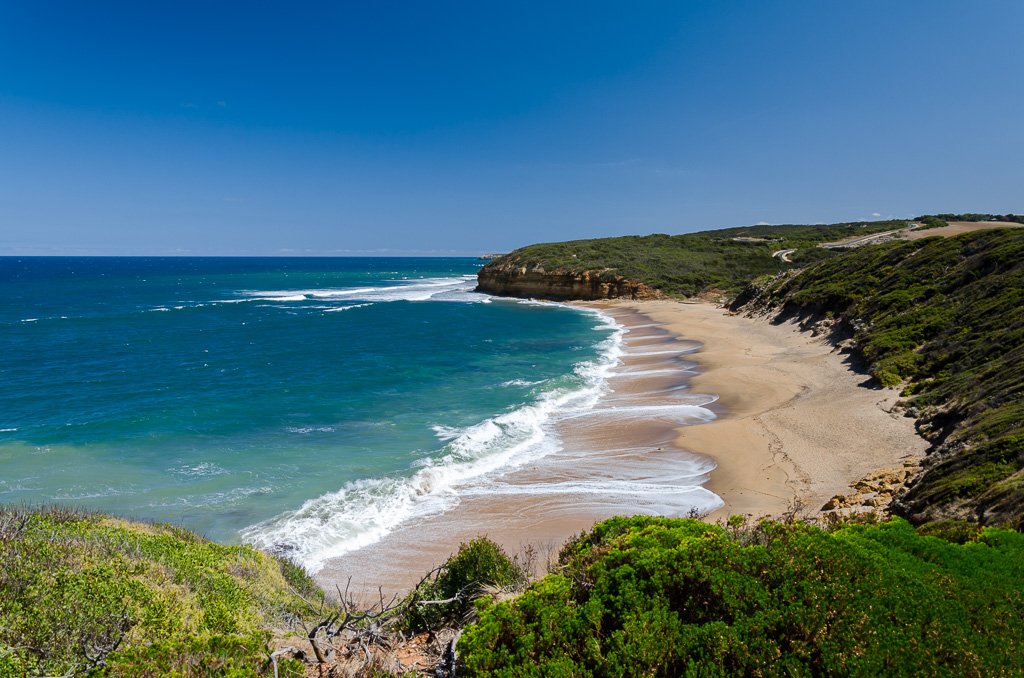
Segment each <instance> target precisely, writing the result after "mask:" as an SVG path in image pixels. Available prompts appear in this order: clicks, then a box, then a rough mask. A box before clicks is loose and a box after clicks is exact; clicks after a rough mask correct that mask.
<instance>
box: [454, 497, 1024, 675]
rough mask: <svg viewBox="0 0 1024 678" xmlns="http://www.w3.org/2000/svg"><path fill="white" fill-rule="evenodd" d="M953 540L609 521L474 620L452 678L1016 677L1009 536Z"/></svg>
mask: <svg viewBox="0 0 1024 678" xmlns="http://www.w3.org/2000/svg"><path fill="white" fill-rule="evenodd" d="M963 527H964V526H960V528H961V529H962V528H963ZM955 532H956V530H954V531H952V532H951V533H955ZM958 540H959V541H966V543H962V544H957V543H953V542H951V541H948V540H946V539H943V538H938V537H928V536H922V534H920V533H918V532H915V530H914V528H913V527H911V526H910V524H908V523H907V522H905V521H903V520H900V519H893V520H891V521H889V522H885V523H881V524H878V525H847V526H844V527H839V528H838V529H835V530H834V531H832V532H826V531H823V530H822V529H819V528H816V527H811V526H808V525H805V524H802V523H800V522H790V523H785V522H781V523H780V522H771V521H764V522H762V523H760V524H758V525H756V526H753V527H750V526H741V525H738V524H735V523H733V525H731V526H730V527H728V528H723V527H717V526H712V525H708V524H707V523H704V522H701V521H699V520H691V519H670V518H650V517H635V518H614V519H612V520H609V521H605V522H603V523H599V524H598V525H596V526H595V527H594V529H593V531H591V532H590V533H589V534H584V535H581V536H580V537H579V538H578V539H576V540H575V541H574V542H570V543H569V544H568V545H567V546H566V547H565V548H564V549H563V551H562V553H561V557H560V564H561V571H560V572H559V573H557V574H550V575H548V576H547V577H545V578H543V579H541V580H540V581H538V582H537V583H535V584H534V585H533V586H532V587H531V588H530V589H528V590H527V591H526V592H525V593H524V594H523V595H521V596H520V597H519V598H517V599H515V600H512V601H510V602H503V603H499V604H496V605H491V606H489V607H486V608H485V609H483V611H482V613H481V618H480V620H479V622H478V623H476V624H474V625H472V626H470V627H469V628H468V629H466V631H465V632H464V634H463V636H462V639H461V641H460V642H459V645H458V648H459V651H460V654H461V658H462V661H463V663H464V664H465V671H464V672H463V674H464V675H474V676H545V677H556V676H683V675H687V676H689V675H692V676H723V675H730V676H731V675H736V676H810V675H855V676H886V675H925V676H938V675H957V676H966V675H975V676H982V675H1020V674H1021V673H1022V672H1024V630H1022V628H1021V625H1020V619H1021V615H1024V594H1022V590H1021V582H1022V581H1024V535H1021V534H1020V533H1018V532H1014V531H1009V530H999V529H994V528H986V529H984V530H979V529H978V528H974V531H971V530H970V529H969V528H968V529H967V530H966V531H963V532H962V533H961V535H960V538H959V539H958Z"/></svg>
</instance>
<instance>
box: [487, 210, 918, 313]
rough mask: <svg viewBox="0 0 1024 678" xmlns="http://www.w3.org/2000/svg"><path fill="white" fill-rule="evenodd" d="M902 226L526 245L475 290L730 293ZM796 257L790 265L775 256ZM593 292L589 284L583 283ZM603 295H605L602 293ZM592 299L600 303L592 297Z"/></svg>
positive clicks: (575, 294) (493, 267)
mask: <svg viewBox="0 0 1024 678" xmlns="http://www.w3.org/2000/svg"><path fill="white" fill-rule="evenodd" d="M907 225H908V222H906V221H876V222H867V223H865V222H853V223H846V224H833V225H828V226H824V225H823V226H797V225H785V226H748V227H744V228H730V229H724V230H719V231H704V232H701V233H690V234H685V235H671V236H670V235H647V236H624V237H618V238H596V239H593V240H571V241H567V242H556V243H546V244H540V245H530V246H528V247H523V248H520V249H517V250H515V251H514V252H511V253H509V254H506V255H504V256H501V257H498V258H497V259H493V260H492V261H490V262H488V263H487V264H486V265H485V266H484V267H483V268H482V269H481V270H480V274H479V279H480V286H479V288H478V289H480V290H481V291H485V292H491V293H495V294H517V293H518V292H523V293H524V295H526V296H530V295H535V296H553V297H555V298H563V299H564V298H581V297H582V298H587V296H588V295H586V294H585V290H584V289H582V288H581V287H580V286H579V285H577V286H575V287H570V280H566V281H563V282H558V283H557V284H556V286H554V287H551V288H543V287H541V286H539V285H538V284H537V283H538V281H539V280H540V279H541V278H543V277H547V278H549V279H555V278H557V277H558V276H559V275H562V276H567V277H568V278H569V279H575V280H577V281H578V280H580V279H583V278H587V279H589V280H592V281H593V286H595V287H596V285H597V284H598V282H603V283H605V284H606V285H607V284H611V285H612V289H611V292H612V294H611V296H619V295H622V292H621V290H623V289H625V290H627V291H633V290H634V289H635V287H631V286H628V285H627V286H623V285H622V284H621V283H622V282H623V281H635V282H637V283H642V284H643V285H645V286H646V287H648V288H650V289H652V290H655V291H657V292H659V293H664V294H669V295H681V296H694V295H697V294H700V293H702V292H705V291H708V290H719V291H724V292H731V293H735V292H738V291H739V290H740V289H742V287H743V286H744V285H745V284H747V283H748V282H749V281H750V280H752V279H753V278H755V277H757V276H759V275H763V274H766V273H777V272H779V271H783V270H787V269H789V268H793V267H796V266H805V265H807V264H809V263H812V262H815V261H820V260H823V259H827V258H829V257H831V256H833V255H834V254H835V253H834V252H833V251H832V250H827V249H821V248H817V247H816V245H817V244H818V243H822V242H828V241H832V240H841V239H843V238H848V237H852V236H858V235H869V234H871V233H879V232H883V231H890V230H895V229H899V228H905V227H906V226H907ZM790 249H794V250H796V252H795V253H794V254H793V255H792V257H791V259H792V261H791V262H786V261H783V259H782V258H780V257H773V256H772V254H773V253H775V252H778V251H779V250H790ZM588 285H590V283H588ZM602 294H603V293H602ZM595 296H600V295H598V294H596V293H595V295H594V296H591V297H590V298H594V297H595Z"/></svg>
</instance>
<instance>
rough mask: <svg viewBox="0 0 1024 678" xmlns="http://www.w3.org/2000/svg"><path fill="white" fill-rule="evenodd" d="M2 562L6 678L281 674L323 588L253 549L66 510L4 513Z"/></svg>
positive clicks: (293, 665) (296, 669) (2, 672)
mask: <svg viewBox="0 0 1024 678" xmlns="http://www.w3.org/2000/svg"><path fill="white" fill-rule="evenodd" d="M0 563H3V566H2V567H0V676H43V675H46V676H64V675H92V674H96V675H99V674H102V675H111V676H142V675H148V676H168V675H179V676H193V675H203V676H214V675H217V676H233V675H237V676H242V675H245V676H249V675H273V671H272V667H271V662H270V659H269V657H270V652H271V646H270V641H271V638H272V634H273V633H274V632H275V631H276V630H279V629H283V628H288V623H290V622H289V620H294V619H300V618H302V617H303V616H304V615H307V614H308V613H309V612H308V609H307V608H306V605H305V603H303V602H302V600H301V599H300V597H299V595H298V593H297V592H298V591H307V592H309V591H312V590H313V589H314V588H315V587H314V585H313V583H312V580H310V579H309V577H307V576H306V575H305V574H304V573H303V572H301V571H300V570H298V569H297V568H296V567H294V566H293V565H290V564H288V563H285V562H283V561H279V560H277V559H275V558H273V557H271V556H269V555H267V554H265V553H262V552H260V551H257V550H256V549H253V548H251V547H248V546H221V545H219V544H214V543H212V542H209V541H206V540H205V539H201V538H200V537H197V536H196V535H194V534H192V533H191V532H188V531H187V530H183V529H181V528H177V527H172V526H169V525H154V524H149V523H134V522H129V521H126V520H122V519H119V518H112V517H109V516H101V515H96V514H89V513H82V512H77V511H72V510H69V509H62V508H50V509H43V510H35V511H28V510H23V509H15V508H10V507H0ZM279 664H280V666H279V675H282V676H284V675H302V667H301V665H300V664H299V663H298V662H294V661H290V660H282V661H280V662H279Z"/></svg>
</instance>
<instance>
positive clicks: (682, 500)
mask: <svg viewBox="0 0 1024 678" xmlns="http://www.w3.org/2000/svg"><path fill="white" fill-rule="evenodd" d="M588 305H589V306H594V307H597V308H600V309H601V310H602V311H604V312H606V313H608V314H610V315H612V316H613V317H614V318H615V319H616V321H618V322H619V323H620V324H622V325H624V326H626V327H627V328H629V332H628V333H627V334H626V335H625V338H624V342H623V347H624V355H623V356H622V359H621V364H620V365H619V366H618V367H617V368H616V370H615V371H614V373H613V374H612V376H611V377H610V378H609V380H608V385H609V391H608V392H607V393H606V394H605V395H604V396H603V397H602V399H601V400H600V402H599V403H598V404H597V405H596V406H595V409H594V410H593V411H591V412H587V413H583V414H578V415H577V416H572V417H569V418H565V419H562V420H561V421H558V422H557V423H555V424H553V431H552V432H553V433H554V434H555V435H556V436H557V437H558V439H560V440H561V442H562V449H560V450H559V451H558V452H555V453H553V454H550V455H548V456H546V457H544V458H542V459H538V460H536V461H533V462H530V463H527V464H525V465H524V466H522V467H520V468H518V469H515V470H512V471H511V472H508V473H506V474H504V475H501V476H500V477H496V478H494V479H492V480H490V481H489V482H485V483H482V484H480V485H477V486H472V487H470V488H468V489H467V490H466V491H465V492H464V493H462V495H461V497H460V501H459V503H458V505H457V506H456V507H455V508H453V509H452V510H450V511H447V512H445V513H443V514H437V515H433V516H429V517H427V518H422V519H418V520H416V521H411V522H410V523H408V524H406V525H403V526H401V527H400V528H399V529H397V530H395V531H394V532H392V533H391V534H389V535H387V536H386V537H385V538H384V539H382V540H381V541H380V542H377V543H376V544H373V545H371V546H368V547H366V548H363V549H360V550H358V551H355V552H352V553H349V554H346V555H344V556H342V557H340V558H336V559H334V560H332V561H329V563H328V565H327V566H326V567H325V568H324V569H323V570H322V571H321V572H320V573H319V574H318V575H317V579H318V581H319V582H320V583H321V584H323V585H324V586H325V587H327V588H329V589H333V587H334V585H335V584H340V585H341V586H342V587H344V585H345V583H346V581H347V580H348V578H349V577H352V587H353V590H357V591H362V592H364V595H369V593H368V592H369V591H375V590H376V588H377V586H382V587H383V589H384V590H385V592H388V591H392V592H397V591H403V590H405V589H408V588H409V587H411V586H413V585H415V583H416V582H417V581H418V580H419V578H420V577H421V576H422V574H423V573H424V572H426V571H428V570H429V569H431V568H432V567H434V566H436V565H439V564H441V563H442V562H444V560H445V559H446V558H447V557H448V556H449V555H451V553H452V552H454V551H455V550H456V549H457V548H458V545H459V543H460V542H465V541H468V540H470V539H472V538H474V537H476V536H478V535H487V536H489V537H490V538H492V539H494V540H495V541H497V542H498V543H500V544H501V545H502V546H504V547H505V548H506V550H508V551H509V552H510V553H515V552H519V551H520V550H522V549H523V548H524V547H526V546H527V545H532V546H533V547H534V549H535V551H536V554H537V556H538V560H539V561H540V567H541V568H543V562H544V561H545V560H546V559H547V558H548V557H549V556H553V555H555V554H557V551H558V549H559V547H560V546H561V545H562V544H563V543H564V542H565V540H566V539H567V538H569V537H571V536H572V535H574V534H576V533H578V532H580V531H582V530H585V529H587V528H589V527H590V526H591V525H593V523H594V522H595V521H598V520H602V519H605V518H608V517H611V516H614V515H633V514H639V513H646V514H655V515H675V516H678V515H687V514H689V513H690V512H691V511H692V510H694V509H696V510H699V511H701V512H703V513H707V514H708V516H707V518H708V519H709V520H717V519H721V518H724V517H727V516H728V515H730V514H734V513H739V514H749V515H769V514H772V515H777V514H780V513H782V512H784V511H786V510H787V509H788V508H790V507H791V506H792V505H793V502H794V500H796V499H799V500H801V501H802V502H804V503H805V504H806V505H807V506H808V507H810V508H812V509H817V508H819V507H820V506H821V505H822V504H823V503H824V502H825V501H827V500H828V499H829V498H830V497H832V496H833V495H835V494H837V493H840V492H844V491H846V490H847V488H848V487H849V486H850V485H851V484H852V483H854V482H856V481H857V480H859V479H860V478H862V477H863V476H864V475H866V474H867V473H868V472H870V471H872V470H874V469H877V468H880V467H884V466H892V465H896V464H898V463H899V462H900V460H902V459H903V458H906V457H908V456H913V457H919V456H921V455H923V453H924V450H925V449H926V448H927V444H926V443H925V441H924V440H923V439H921V438H920V437H918V436H917V435H916V433H915V432H914V428H913V423H912V420H910V419H907V418H904V417H902V416H899V415H897V414H894V413H890V411H889V410H890V409H891V407H892V404H893V403H894V402H895V400H896V397H897V394H896V392H895V391H892V390H875V389H872V388H868V387H866V386H865V385H864V384H865V382H866V381H867V377H866V376H864V375H860V374H857V373H855V372H853V371H852V370H851V369H850V368H849V366H848V365H847V364H846V363H845V362H844V359H843V357H842V356H840V355H839V354H837V353H834V352H833V351H832V350H831V347H830V346H829V345H827V344H826V343H825V342H824V341H821V340H818V339H814V338H812V337H810V336H809V335H808V334H806V333H800V332H799V331H797V329H796V328H795V327H793V326H789V325H782V326H776V325H772V324H770V323H767V322H765V321H762V320H754V319H750V318H745V317H739V316H731V315H727V314H726V313H725V312H724V311H723V310H722V309H720V308H718V307H715V306H713V305H710V304H702V303H680V302H675V301H655V302H595V303H593V304H588ZM712 412H713V413H714V414H715V415H716V416H717V419H714V420H713V421H710V422H709V423H707V420H708V419H709V418H710V413H712ZM712 493H714V494H712ZM716 495H717V496H716Z"/></svg>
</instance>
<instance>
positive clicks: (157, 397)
mask: <svg viewBox="0 0 1024 678" xmlns="http://www.w3.org/2000/svg"><path fill="white" fill-rule="evenodd" d="M478 266H479V264H478V262H476V261H475V260H472V259H463V258H458V259H454V258H452V259H441V258H12V257H8V258H0V291H2V294H0V502H32V503H40V502H61V503H67V504H73V505H81V506H86V507H90V508H97V509H101V510H104V511H113V512H117V513H121V514H124V515H129V516H133V517H139V518H146V519H157V520H169V521H175V522H180V523H183V524H185V525H186V526H189V527H191V528H193V529H196V530H198V531H199V532H201V533H204V534H206V535H208V536H210V537H212V538H215V539H220V540H225V541H232V540H240V539H241V540H248V541H253V542H255V543H258V544H261V545H263V546H270V547H282V548H285V549H288V550H290V551H291V552H293V553H294V554H295V555H296V557H298V558H299V559H300V560H303V561H304V562H306V563H307V564H311V565H316V564H318V563H319V562H321V561H322V559H323V558H325V557H327V556H329V555H331V554H336V553H340V552H343V551H345V550H347V549H351V548H354V547H357V546H359V545H362V544H365V543H369V542H370V541H372V540H373V539H375V538H377V537H379V536H380V535H382V534H384V533H386V532H387V531H388V530H390V529H392V528H393V527H394V526H395V525H397V524H398V523H400V522H401V521H403V520H413V519H415V518H416V516H418V515H422V514H424V513H429V512H431V511H437V510H443V509H444V508H445V507H446V506H448V505H450V504H451V502H452V501H453V500H454V498H455V497H456V496H457V493H458V489H459V487H460V485H461V484H465V483H468V482H472V481H473V479H474V478H478V477H481V476H485V475H487V474H492V475H493V474H494V473H500V472H501V470H502V469H504V468H508V467H509V465H514V464H515V463H518V462H521V461H522V460H524V459H528V458H530V457H531V455H533V456H536V455H539V454H543V453H544V452H545V451H547V450H548V447H549V446H550V444H551V441H550V440H547V439H546V438H545V434H544V430H543V429H544V424H545V421H546V418H547V417H549V416H550V414H551V413H552V412H553V411H554V410H556V409H558V408H564V407H569V406H571V405H572V403H573V402H574V400H575V399H578V398H583V397H586V396H587V394H588V393H590V392H591V391H592V390H593V388H594V387H595V379H597V376H595V370H597V369H599V368H600V366H601V365H602V364H603V363H604V362H607V359H608V356H607V355H606V353H607V351H608V347H609V344H610V342H611V339H610V338H609V337H610V336H611V330H612V328H611V327H610V326H609V325H608V324H607V323H605V322H603V321H602V320H601V318H599V317H597V316H596V315H595V314H594V313H592V312H585V311H580V310H575V309H569V308H566V307H564V306H557V305H551V304H533V303H529V302H525V303H524V302H517V301H512V300H499V299H492V298H490V297H487V296H486V295H482V294H477V293H475V292H472V291H471V290H472V288H473V286H474V284H475V275H476V271H477V269H478ZM602 342H603V343H602Z"/></svg>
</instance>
